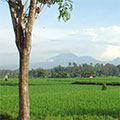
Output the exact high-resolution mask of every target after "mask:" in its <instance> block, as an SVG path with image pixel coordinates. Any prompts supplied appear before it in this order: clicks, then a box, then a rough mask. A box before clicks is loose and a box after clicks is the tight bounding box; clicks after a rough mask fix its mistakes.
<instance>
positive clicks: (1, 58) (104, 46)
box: [0, 0, 120, 65]
mask: <svg viewBox="0 0 120 120" xmlns="http://www.w3.org/2000/svg"><path fill="white" fill-rule="evenodd" d="M0 16H1V17H0V65H7V64H17V63H18V59H19V56H18V51H17V48H16V45H15V42H14V41H15V39H14V32H13V29H12V22H11V17H10V13H9V8H8V5H7V3H6V2H2V1H0ZM57 16H58V11H57V5H55V6H52V7H51V8H47V7H46V8H44V10H43V11H42V14H41V15H40V16H39V17H38V19H37V21H36V23H35V25H34V29H33V36H32V51H31V58H30V62H40V61H44V60H46V59H48V58H49V57H53V56H55V55H58V54H61V53H69V52H72V53H74V54H76V55H78V56H93V57H94V58H96V59H99V60H111V59H114V58H116V57H120V0H74V1H73V12H72V13H71V20H70V21H68V22H67V23H64V22H62V21H61V22H58V20H57Z"/></svg>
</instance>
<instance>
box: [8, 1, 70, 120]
mask: <svg viewBox="0 0 120 120" xmlns="http://www.w3.org/2000/svg"><path fill="white" fill-rule="evenodd" d="M6 2H7V3H8V5H9V8H10V13H11V18H12V24H13V29H14V33H15V42H16V45H17V48H18V51H19V57H20V65H19V66H20V67H19V69H20V70H19V71H20V73H19V119H20V120H29V119H30V117H29V92H28V69H29V68H28V66H29V56H30V52H31V38H32V30H33V25H34V22H35V20H36V18H37V16H38V15H39V14H40V13H41V11H42V9H43V7H44V6H45V5H46V4H47V5H48V7H50V5H52V4H55V3H58V10H59V13H60V14H59V17H58V18H59V19H61V18H62V19H63V20H64V21H65V22H66V21H67V20H69V19H70V13H69V12H70V11H71V10H72V1H71V0H6Z"/></svg>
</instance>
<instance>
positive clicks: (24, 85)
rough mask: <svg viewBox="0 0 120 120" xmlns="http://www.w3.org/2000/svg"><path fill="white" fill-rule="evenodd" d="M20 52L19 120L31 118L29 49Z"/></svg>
mask: <svg viewBox="0 0 120 120" xmlns="http://www.w3.org/2000/svg"><path fill="white" fill-rule="evenodd" d="M19 53H20V74H19V120H29V119H30V118H29V90H28V68H29V55H30V53H29V52H28V50H27V49H25V48H23V50H22V51H21V52H19Z"/></svg>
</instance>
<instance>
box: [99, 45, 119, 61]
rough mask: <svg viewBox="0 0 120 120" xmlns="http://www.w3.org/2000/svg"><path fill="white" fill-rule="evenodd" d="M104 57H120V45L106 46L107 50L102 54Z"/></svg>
mask: <svg viewBox="0 0 120 120" xmlns="http://www.w3.org/2000/svg"><path fill="white" fill-rule="evenodd" d="M101 57H103V58H104V59H106V60H107V59H111V60H112V59H115V58H117V57H120V46H113V45H109V46H107V47H106V50H105V51H104V53H103V55H102V56H101Z"/></svg>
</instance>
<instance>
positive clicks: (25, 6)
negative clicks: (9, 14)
mask: <svg viewBox="0 0 120 120" xmlns="http://www.w3.org/2000/svg"><path fill="white" fill-rule="evenodd" d="M28 2H29V0H27V1H26V2H25V4H24V7H23V9H25V7H26V6H27V4H28Z"/></svg>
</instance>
